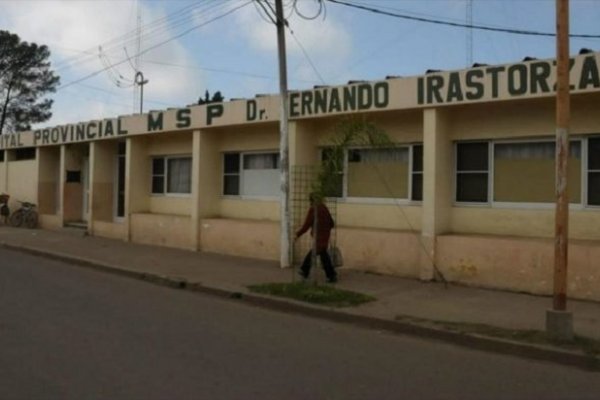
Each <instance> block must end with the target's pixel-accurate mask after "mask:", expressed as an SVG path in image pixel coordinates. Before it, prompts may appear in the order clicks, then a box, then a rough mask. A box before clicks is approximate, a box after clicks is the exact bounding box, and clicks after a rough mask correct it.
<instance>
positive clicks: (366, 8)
mask: <svg viewBox="0 0 600 400" xmlns="http://www.w3.org/2000/svg"><path fill="white" fill-rule="evenodd" d="M327 1H329V2H331V3H335V4H340V5H343V6H347V7H351V8H356V9H359V10H363V11H369V12H372V13H375V14H380V15H386V16H389V17H395V18H402V19H406V20H410V21H418V22H427V23H430V24H437V25H446V26H453V27H457V28H469V29H478V30H483V31H491V32H501V33H510V34H514V35H528V36H546V37H555V36H556V33H553V32H540V31H530V30H526V29H514V28H499V27H492V26H487V25H478V24H465V23H459V22H449V21H442V20H439V19H433V18H424V17H415V16H411V15H406V14H400V13H396V12H391V11H385V10H381V9H378V8H374V7H371V6H365V5H360V4H354V3H348V2H346V1H342V0H327ZM569 36H570V37H572V38H578V39H600V35H589V34H570V35H569Z"/></svg>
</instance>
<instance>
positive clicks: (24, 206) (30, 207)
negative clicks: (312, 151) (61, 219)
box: [9, 201, 38, 229]
mask: <svg viewBox="0 0 600 400" xmlns="http://www.w3.org/2000/svg"><path fill="white" fill-rule="evenodd" d="M19 203H21V208H19V209H18V210H17V211H15V212H13V213H12V214H11V216H10V218H9V222H10V224H11V226H14V227H19V226H22V225H25V226H26V227H27V228H29V229H33V228H36V227H37V225H38V213H37V211H35V207H36V205H35V204H33V203H30V202H28V201H19Z"/></svg>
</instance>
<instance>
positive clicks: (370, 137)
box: [311, 118, 394, 201]
mask: <svg viewBox="0 0 600 400" xmlns="http://www.w3.org/2000/svg"><path fill="white" fill-rule="evenodd" d="M330 144H331V146H330V147H328V148H327V151H328V157H327V158H326V159H325V160H324V161H323V163H322V165H321V168H320V169H319V172H318V174H317V176H316V178H315V180H314V181H313V182H312V184H311V191H312V193H313V196H315V198H316V199H317V200H318V201H322V200H323V199H324V198H325V197H327V196H328V195H329V194H330V193H333V192H334V190H335V187H336V185H337V184H338V182H339V180H338V179H339V176H340V172H341V171H343V170H344V154H345V153H346V151H347V150H348V149H349V148H350V147H351V146H365V147H379V148H384V147H385V148H390V147H393V146H394V143H393V142H392V140H391V139H390V138H389V136H388V135H387V134H386V133H385V131H384V130H383V129H381V128H379V127H377V125H375V124H374V123H372V122H369V121H367V120H365V119H358V118H345V119H343V120H341V121H340V122H338V123H337V124H336V125H335V126H334V128H333V135H332V137H331V140H330Z"/></svg>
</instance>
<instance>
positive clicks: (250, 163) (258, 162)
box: [244, 153, 279, 169]
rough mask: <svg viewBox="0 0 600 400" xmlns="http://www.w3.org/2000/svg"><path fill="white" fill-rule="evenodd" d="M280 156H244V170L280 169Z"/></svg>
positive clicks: (269, 154)
mask: <svg viewBox="0 0 600 400" xmlns="http://www.w3.org/2000/svg"><path fill="white" fill-rule="evenodd" d="M278 168H279V154H277V153H265V154H244V169H278Z"/></svg>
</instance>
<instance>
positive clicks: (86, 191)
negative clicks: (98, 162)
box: [81, 157, 90, 222]
mask: <svg viewBox="0 0 600 400" xmlns="http://www.w3.org/2000/svg"><path fill="white" fill-rule="evenodd" d="M81 164H82V165H81V184H82V186H83V203H82V207H81V210H82V213H81V214H82V215H81V220H82V221H84V222H87V221H88V219H89V217H90V159H89V157H84V158H83V161H82V163H81Z"/></svg>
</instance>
